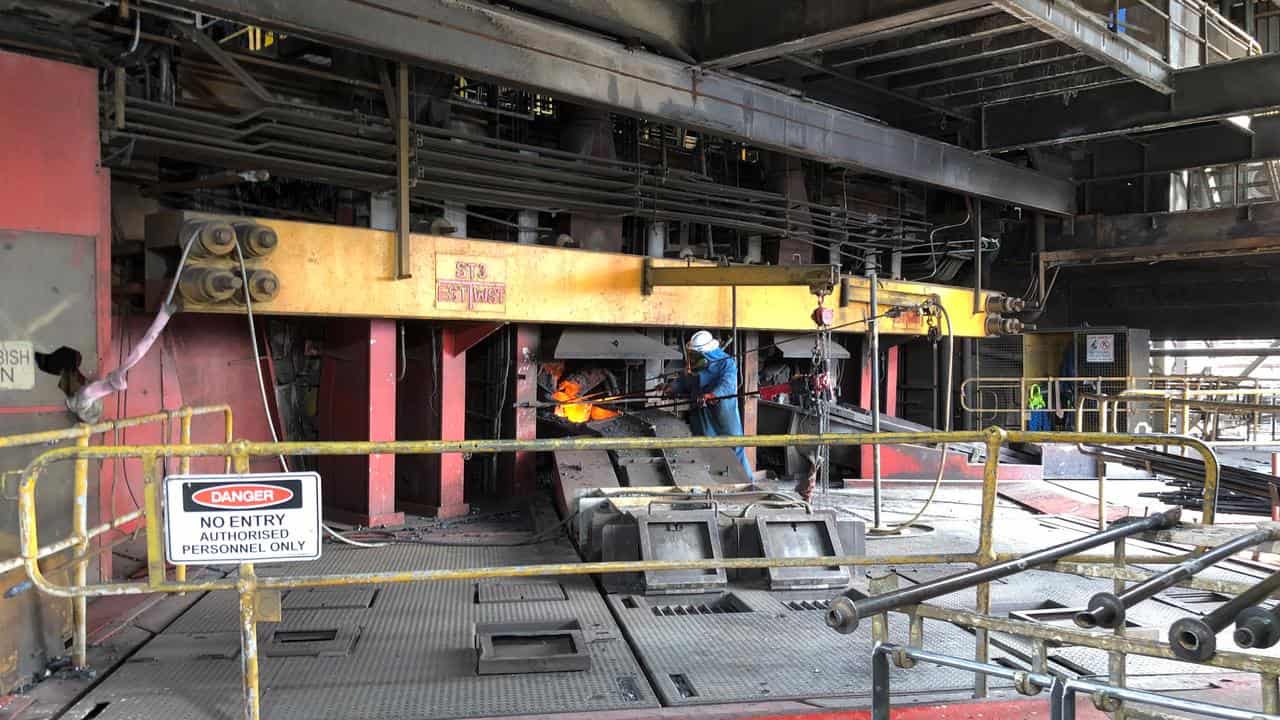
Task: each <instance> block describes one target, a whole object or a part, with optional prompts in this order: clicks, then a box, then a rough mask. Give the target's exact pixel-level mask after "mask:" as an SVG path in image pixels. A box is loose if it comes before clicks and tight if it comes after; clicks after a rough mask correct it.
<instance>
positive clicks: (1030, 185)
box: [172, 0, 1075, 214]
mask: <svg viewBox="0 0 1280 720" xmlns="http://www.w3.org/2000/svg"><path fill="white" fill-rule="evenodd" d="M172 4H174V5H177V6H182V7H186V8H189V9H192V10H197V11H200V12H206V13H210V14H213V15H217V16H219V17H226V18H231V19H235V20H239V21H243V22H248V23H253V24H256V25H262V26H265V27H269V28H276V29H279V30H282V31H287V32H290V33H297V34H299V35H304V36H307V37H311V38H315V39H317V40H321V41H325V42H330V43H334V44H337V45H344V46H350V47H356V48H360V49H364V50H367V51H369V52H373V53H375V54H381V55H385V56H387V57H390V58H394V59H397V60H401V61H404V62H410V63H423V64H427V65H431V66H436V67H441V68H444V69H448V70H451V71H454V72H459V73H463V74H468V75H475V76H479V77H485V78H491V79H495V80H498V81H500V82H504V83H510V84H512V85H516V86H521V87H528V88H534V89H538V90H542V91H545V92H548V93H551V94H554V95H556V96H558V97H562V98H564V99H567V100H570V101H574V102H582V103H587V104H592V105H596V106H601V107H605V108H608V109H610V110H614V111H617V112H622V113H628V114H632V115H636V116H639V117H644V118H655V119H662V120H665V121H668V122H678V123H683V124H685V125H687V126H689V127H694V128H698V129H702V130H706V131H710V132H714V133H717V134H720V135H724V136H727V137H732V138H734V139H737V140H740V141H743V142H747V143H751V144H753V145H757V146H759V147H762V148H767V149H773V150H778V151H780V152H785V153H788V154H791V155H794V156H798V157H802V158H806V159H810V160H817V161H821V162H826V163H831V164H835V165H843V166H847V167H855V168H860V169H863V170H866V171H868V172H873V173H878V174H882V175H888V176H891V177H896V178H902V179H906V180H913V181H917V182H921V183H925V184H928V185H933V186H936V187H941V188H945V189H948V190H953V191H955V192H959V193H963V194H966V195H974V196H979V197H987V198H993V199H996V200H1000V201H1003V202H1007V203H1010V204H1015V205H1021V206H1025V207H1028V208H1033V209H1038V210H1043V211H1047V212H1051V213H1058V214H1071V213H1072V212H1073V210H1074V202H1075V190H1074V187H1073V185H1072V184H1071V183H1070V182H1069V181H1066V180H1062V179H1058V178H1054V177H1051V176H1048V175H1045V174H1043V173H1039V172H1035V171H1032V170H1028V169H1026V168H1022V167H1017V166H1015V165H1013V164H1010V163H1006V162H1003V161H1000V160H997V159H994V158H988V157H984V156H982V155H980V154H977V153H974V152H971V151H969V150H966V149H963V148H961V147H958V146H956V145H952V144H949V143H945V142H940V141H937V140H933V139H930V138H927V137H924V136H921V135H917V134H914V133H911V132H907V131H904V130H900V129H897V128H893V127H890V126H888V125H886V124H883V123H881V122H879V121H877V120H875V119H872V118H869V117H866V116H864V115H860V114H858V113H855V112H851V111H849V110H845V109H842V108H838V107H834V106H831V105H827V104H824V103H821V102H815V101H813V100H810V99H807V98H804V97H798V96H797V95H796V93H794V92H793V91H790V90H788V89H778V88H776V87H774V86H770V85H768V84H765V83H762V82H760V81H758V80H753V79H749V78H746V77H742V76H739V75H735V74H729V73H725V72H722V71H718V70H714V69H708V68H705V67H698V66H694V65H691V64H690V63H688V62H686V61H681V60H676V59H672V58H668V57H664V56H661V55H657V54H654V53H650V52H647V51H644V50H642V49H638V48H635V47H633V46H628V45H625V44H623V43H619V42H616V41H614V40H609V39H605V38H603V37H600V36H597V35H593V34H590V33H588V32H584V31H581V30H576V29H573V28H570V27H567V26H565V25H561V24H557V23H553V22H548V21H545V20H541V19H538V18H534V17H531V16H527V15H523V14H520V13H515V12H510V11H505V10H500V9H497V8H494V7H491V6H488V5H479V4H473V3H469V2H460V1H458V0H422V1H411V0H383V1H382V2H379V3H371V2H353V1H352V0H321V1H318V2H310V3H273V2H261V1H259V0H176V2H174V3H172Z"/></svg>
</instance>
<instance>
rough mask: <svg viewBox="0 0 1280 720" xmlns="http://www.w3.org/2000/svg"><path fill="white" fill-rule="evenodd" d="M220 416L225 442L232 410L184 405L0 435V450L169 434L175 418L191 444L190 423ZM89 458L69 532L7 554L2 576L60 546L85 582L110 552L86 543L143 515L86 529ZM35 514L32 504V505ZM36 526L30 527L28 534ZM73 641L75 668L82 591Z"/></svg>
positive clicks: (82, 621) (185, 464) (3, 481)
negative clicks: (95, 562)
mask: <svg viewBox="0 0 1280 720" xmlns="http://www.w3.org/2000/svg"><path fill="white" fill-rule="evenodd" d="M215 414H218V415H222V417H223V430H224V432H225V434H226V440H227V442H231V441H232V440H234V439H235V421H234V417H233V415H232V413H231V408H230V407H229V406H227V405H201V406H199V407H183V408H178V409H176V410H165V411H162V412H155V413H150V414H147V415H137V416H134V417H130V418H120V419H118V420H107V421H104V422H100V423H94V424H92V425H84V424H82V425H76V426H74V427H69V428H62V429H59V430H45V431H41V432H33V433H23V434H20V435H6V436H3V437H0V450H5V449H8V448H18V447H31V446H34V445H48V444H51V443H57V442H66V441H68V440H74V441H75V442H76V448H78V449H84V448H87V447H89V442H90V441H91V440H93V438H94V437H97V436H99V435H105V434H107V433H118V432H120V431H122V430H128V429H129V428H136V427H142V426H144V425H152V424H155V423H164V424H163V425H162V426H161V427H162V429H163V431H164V434H163V437H164V438H168V437H169V432H170V430H171V429H172V427H173V421H174V419H175V418H176V419H177V420H178V442H179V443H180V444H184V445H186V444H190V443H191V421H192V419H193V418H197V417H200V416H203V415H215ZM89 460H90V458H88V457H77V458H76V459H75V469H74V471H73V472H74V475H73V480H72V482H73V484H74V489H73V493H74V496H73V499H72V507H71V535H70V536H68V537H66V538H63V539H61V540H58V541H57V542H53V543H49V544H48V545H44V546H41V547H38V548H36V549H35V554H34V558H31V557H28V556H27V555H26V554H25V553H24V555H23V556H22V557H17V558H10V559H8V560H3V561H0V576H3V575H5V574H7V573H9V572H12V571H14V570H17V569H19V568H22V567H24V566H25V565H26V564H30V563H34V562H35V561H39V560H43V559H45V558H47V557H51V556H53V555H56V554H58V553H60V552H62V551H64V550H68V549H70V548H75V555H74V556H73V557H72V560H71V563H70V564H72V565H74V576H75V584H76V585H77V586H83V585H84V584H85V582H86V573H87V572H88V566H89V561H90V558H92V557H93V555H95V554H96V553H99V552H104V551H106V550H109V549H110V547H111V546H109V545H108V546H105V547H102V548H99V549H97V550H96V551H90V548H89V541H90V540H92V539H94V538H96V537H98V536H100V535H102V534H103V533H107V532H110V531H112V530H119V529H121V528H123V527H125V526H127V525H129V524H130V523H133V522H136V521H137V520H138V519H139V518H141V517H142V516H143V510H142V509H141V508H139V509H137V510H133V511H131V512H128V513H125V514H124V515H119V516H117V517H114V518H112V520H111V522H108V523H103V524H101V525H97V526H95V527H92V528H90V527H89V526H88V525H89V502H88V492H89ZM230 462H231V461H230V458H228V460H227V469H228V470H230V467H231V464H230ZM190 467H191V459H190V457H184V458H183V459H182V461H181V471H182V472H183V473H186V472H188V471H189V470H190ZM22 472H23V471H21V470H18V471H12V470H11V471H8V472H5V473H4V474H3V475H0V485H6V486H7V481H8V479H9V476H11V475H15V474H20V473H22ZM33 512H34V508H33ZM34 532H35V529H34V526H33V528H32V533H33V534H32V538H33V539H34V538H35V535H34ZM175 579H176V580H177V581H179V582H182V581H185V580H186V579H187V569H186V567H183V566H179V567H178V568H177V570H176V577H175ZM72 620H73V627H74V629H73V630H72V643H71V648H72V649H71V659H72V663H73V664H74V665H75V666H76V667H84V666H85V664H86V662H87V661H86V653H87V647H86V644H87V635H88V629H87V622H88V617H87V614H86V608H85V597H84V596H83V595H80V596H76V597H74V598H73V599H72Z"/></svg>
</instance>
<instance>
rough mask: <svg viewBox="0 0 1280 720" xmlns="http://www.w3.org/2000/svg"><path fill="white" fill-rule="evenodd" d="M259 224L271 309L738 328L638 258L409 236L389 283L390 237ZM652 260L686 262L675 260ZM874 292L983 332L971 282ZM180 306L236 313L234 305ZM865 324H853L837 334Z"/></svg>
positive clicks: (805, 308)
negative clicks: (926, 303) (929, 304)
mask: <svg viewBox="0 0 1280 720" xmlns="http://www.w3.org/2000/svg"><path fill="white" fill-rule="evenodd" d="M193 217H194V215H193ZM254 222H259V223H261V224H263V225H267V226H269V227H271V228H272V229H274V230H275V231H276V233H277V234H278V235H279V238H280V243H279V246H278V249H277V250H276V251H275V252H274V253H272V254H271V255H269V256H267V257H265V258H259V259H257V260H255V263H254V264H255V265H256V266H258V267H265V268H268V269H270V270H272V271H274V272H275V273H276V275H277V276H278V277H279V278H280V293H279V295H278V296H277V297H276V298H275V299H274V300H272V301H271V302H267V303H259V304H255V305H254V309H255V310H256V311H260V312H263V313H266V314H274V315H314V316H358V317H386V318H413V319H429V320H468V321H504V322H519V323H550V324H571V325H609V326H648V327H691V328H692V327H707V328H727V327H730V326H731V325H732V324H733V315H734V311H733V307H732V289H731V288H728V287H672V286H664V287H655V288H653V293H652V294H650V295H644V294H643V293H642V283H643V272H644V261H645V258H644V257H642V256H639V255H622V254H616V253H603V252H594V251H588V250H577V249H568V248H558V247H548V246H544V245H519V244H516V243H508V242H494V241H489V240H471V239H465V238H451V237H439V236H434V235H416V234H415V235H413V236H412V237H411V241H410V246H411V248H412V255H411V257H410V267H409V268H408V270H409V273H410V274H411V276H412V277H411V278H409V279H406V280H396V279H394V278H395V270H396V267H395V260H396V258H395V233H393V232H388V231H380V230H369V229H365V228H351V227H344V226H338V225H319V224H311V223H299V222H287V221H281V220H254ZM149 242H150V241H149ZM654 263H655V265H659V266H669V267H679V266H684V265H686V263H685V262H684V261H680V260H655V261H654ZM707 264H710V263H707ZM880 288H881V293H882V294H881V297H882V298H885V299H886V300H889V299H890V298H893V299H903V298H906V297H912V298H918V300H924V299H925V298H927V297H929V296H937V297H938V298H939V300H940V301H941V302H942V303H943V305H944V306H945V307H946V308H947V309H948V312H949V313H950V316H951V321H952V323H953V324H954V331H955V334H956V335H957V336H959V337H983V336H985V334H986V330H985V321H986V317H987V315H986V313H974V312H973V291H972V289H970V288H958V287H950V286H945V285H929V284H924V283H909V282H898V281H891V280H884V281H881V284H880ZM851 290H852V292H851V293H850V295H851V297H852V298H853V299H854V300H855V302H853V303H852V304H851V305H849V306H848V307H844V308H840V307H835V306H836V305H837V303H838V295H839V290H838V289H837V291H836V294H835V295H833V296H831V297H828V298H826V301H825V303H826V305H828V306H830V307H833V308H834V309H835V320H834V322H833V325H841V324H844V323H851V322H857V321H861V320H863V319H865V318H866V316H867V315H868V314H869V313H868V310H867V308H868V306H867V304H866V302H865V298H866V296H867V291H868V287H867V281H866V280H865V279H864V278H861V277H855V278H853V279H852V286H851ZM858 300H862V301H861V302H858ZM737 305H738V307H737V321H738V327H739V328H741V329H744V330H781V331H792V332H795V331H808V330H812V329H813V328H814V324H813V321H812V320H811V319H810V315H811V313H812V312H813V309H814V308H815V307H816V306H817V300H816V298H815V297H814V296H813V295H812V294H810V292H809V289H808V288H807V287H741V288H738V290H737ZM186 309H188V310H191V311H197V312H221V313H238V312H242V308H241V307H240V306H236V305H232V304H219V305H189V306H188V307H187V308H186ZM883 311H884V306H883V305H882V309H881V312H883ZM863 329H864V326H863V325H862V324H861V323H860V322H859V323H858V324H855V325H851V326H850V327H847V328H843V329H842V330H841V332H862V331H863ZM881 331H882V332H884V333H888V334H902V335H921V334H924V333H925V332H927V326H926V323H925V322H924V320H923V318H921V317H919V316H918V315H915V314H913V313H906V314H905V315H904V316H903V317H900V318H892V319H884V320H883V321H882V323H881Z"/></svg>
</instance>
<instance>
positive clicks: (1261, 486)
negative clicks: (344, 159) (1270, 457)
mask: <svg viewBox="0 0 1280 720" xmlns="http://www.w3.org/2000/svg"><path fill="white" fill-rule="evenodd" d="M1091 449H1093V450H1096V451H1097V452H1098V453H1099V454H1100V455H1101V456H1102V457H1103V458H1105V459H1106V460H1107V461H1109V462H1118V463H1123V464H1125V465H1128V466H1130V467H1135V468H1140V469H1144V470H1150V471H1151V472H1153V473H1155V474H1156V475H1157V476H1159V477H1161V478H1163V479H1164V482H1165V485H1167V486H1169V487H1170V488H1171V490H1169V491H1167V492H1148V493H1141V496H1142V497H1146V498H1152V499H1154V500H1159V501H1160V502H1163V503H1167V504H1169V505H1176V506H1179V507H1183V508H1187V509H1191V510H1199V509H1200V506H1201V502H1202V499H1203V497H1204V461H1203V460H1201V459H1200V458H1190V457H1181V456H1178V455H1173V454H1171V453H1166V452H1161V451H1159V450H1154V449H1151V448H1118V447H1106V448H1103V447H1098V446H1091ZM1220 473H1221V474H1220V475H1219V478H1220V479H1219V486H1218V487H1219V489H1218V512H1225V513H1232V514H1237V515H1270V514H1271V502H1272V501H1271V496H1272V491H1273V488H1274V489H1275V491H1277V492H1280V482H1277V479H1276V478H1274V477H1272V476H1270V475H1267V474H1265V473H1260V472H1255V471H1253V470H1246V469H1245V468H1241V467H1235V466H1233V465H1222V467H1221V471H1220Z"/></svg>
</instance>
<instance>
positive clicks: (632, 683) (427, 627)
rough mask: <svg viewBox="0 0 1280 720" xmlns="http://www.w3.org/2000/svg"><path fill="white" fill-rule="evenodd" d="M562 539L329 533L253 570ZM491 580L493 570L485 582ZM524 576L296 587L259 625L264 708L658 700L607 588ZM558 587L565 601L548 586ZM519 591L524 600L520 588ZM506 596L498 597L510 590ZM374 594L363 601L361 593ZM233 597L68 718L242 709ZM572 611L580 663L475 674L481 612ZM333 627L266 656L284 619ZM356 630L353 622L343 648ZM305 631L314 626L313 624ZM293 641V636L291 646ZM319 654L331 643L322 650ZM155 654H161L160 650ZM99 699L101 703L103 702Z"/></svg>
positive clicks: (519, 557) (193, 615)
mask: <svg viewBox="0 0 1280 720" xmlns="http://www.w3.org/2000/svg"><path fill="white" fill-rule="evenodd" d="M575 559H576V555H575V553H574V551H573V550H572V549H571V548H570V547H569V546H568V545H564V544H559V543H556V544H551V543H548V544H544V545H539V546H528V547H500V548H461V547H439V546H425V545H398V546H393V547H390V548H385V549H382V550H378V551H362V550H361V549H359V548H347V547H343V546H326V547H325V554H324V558H323V559H321V560H319V561H316V562H314V563H297V564H293V565H279V566H274V567H272V566H264V567H261V568H260V569H259V574H261V575H282V574H288V573H290V572H297V573H302V572H306V573H323V574H337V573H342V572H355V571H371V570H379V569H389V568H410V567H434V568H464V567H481V566H485V565H499V564H513V563H549V562H571V561H574V560H575ZM490 582H492V581H490ZM539 584H540V583H538V582H531V581H529V580H524V581H521V585H523V586H524V587H523V588H521V589H519V590H515V591H513V592H504V591H503V590H502V589H501V588H496V589H495V588H489V589H485V591H484V593H483V595H484V599H485V600H486V601H487V602H483V603H478V602H476V600H477V598H478V597H479V596H478V594H477V592H478V590H479V588H477V584H476V583H473V582H449V583H422V584H414V585H395V586H382V587H380V588H378V592H377V593H376V595H374V594H372V593H368V592H362V591H360V590H359V589H355V590H353V589H344V590H343V591H341V592H336V593H329V594H327V597H325V595H326V594H324V593H316V592H312V593H305V592H304V593H302V594H301V596H297V597H294V598H291V597H290V595H292V594H293V593H296V592H299V591H292V592H291V593H290V594H287V595H286V596H285V599H284V608H285V609H284V620H283V622H281V623H279V624H268V623H263V624H261V625H260V626H259V628H260V629H259V643H260V644H261V645H262V648H263V653H264V657H262V658H261V660H260V662H261V672H262V679H263V685H264V687H265V688H266V689H265V692H264V694H263V700H262V704H263V712H264V715H266V716H267V717H270V718H272V720H286V719H289V718H305V719H307V720H320V719H322V718H333V719H334V720H339V719H340V720H349V719H359V718H363V719H367V720H392V719H394V720H410V719H412V720H433V719H436V718H455V717H475V716H490V715H517V714H529V715H544V714H551V713H556V712H567V711H579V712H583V711H593V710H612V709H631V708H635V709H642V708H652V707H656V706H657V700H656V698H655V696H654V693H653V691H652V690H651V689H650V687H649V683H648V681H647V680H646V679H645V675H644V672H643V670H642V669H641V668H640V666H639V664H638V662H637V661H636V659H635V657H634V656H633V654H632V653H631V650H630V649H629V648H628V646H627V643H626V641H625V640H624V639H623V637H622V635H621V633H620V632H619V631H618V627H617V625H616V623H615V622H614V620H613V618H612V616H611V615H610V614H609V610H608V608H607V607H606V606H605V603H604V600H603V599H602V598H601V597H600V595H599V594H598V592H597V591H596V589H595V586H594V584H593V583H592V581H591V580H590V578H587V577H580V576H574V577H564V578H555V579H550V580H549V581H547V582H546V585H547V586H546V587H541V588H536V589H533V590H532V591H530V588H529V587H528V586H530V585H539ZM561 593H562V594H563V598H564V599H561V600H555V599H551V598H554V597H557V596H560V595H561ZM521 598H523V599H521ZM504 600H506V601H504ZM370 603H372V606H371V607H370V606H369V604H370ZM236 615H237V610H236V600H235V596H234V594H232V593H210V594H208V595H206V596H205V597H204V598H202V599H201V600H200V601H199V602H198V603H197V604H196V605H195V606H194V607H193V608H192V610H191V611H189V612H187V613H186V614H184V615H183V616H182V617H180V618H178V619H177V620H176V621H175V622H174V623H173V624H172V625H170V626H169V628H168V629H166V630H165V631H164V632H163V633H161V635H159V636H158V637H157V638H156V640H154V641H152V642H151V643H149V644H148V645H147V646H144V647H143V648H142V649H141V650H140V651H139V652H138V653H137V654H136V655H135V656H134V658H133V660H132V661H131V662H128V663H125V664H124V665H123V666H122V667H121V668H120V669H119V670H117V671H116V672H114V673H112V674H111V675H110V676H109V677H107V678H106V679H104V680H103V682H101V683H100V684H99V685H98V686H96V687H95V688H94V689H93V690H91V691H90V692H89V693H88V695H87V696H86V697H85V698H83V699H82V700H81V701H80V702H79V703H78V704H77V705H75V706H74V707H73V708H72V709H71V711H69V712H68V713H67V714H66V715H65V717H66V718H69V719H73V720H80V718H83V717H85V716H86V715H91V714H92V713H94V712H97V714H96V715H93V717H95V718H97V720H135V719H137V720H141V719H143V718H146V719H148V720H152V719H154V718H158V717H173V718H183V719H184V720H186V719H188V718H191V719H197V720H202V719H205V718H207V719H209V720H224V719H225V718H231V717H239V715H240V710H239V701H240V661H239V636H238V634H237V633H236V631H235V628H236V627H237V619H236ZM570 618H576V619H577V621H578V622H579V623H580V624H581V626H582V630H583V633H584V635H585V637H586V640H587V645H588V650H589V652H590V655H591V669H590V670H588V671H585V672H552V673H537V674H524V675H490V676H479V675H477V674H476V673H475V666H476V656H475V650H474V643H475V640H474V627H475V624H476V623H483V622H520V621H535V620H541V621H549V620H561V619H570ZM326 630H338V631H340V632H339V633H337V635H339V636H340V637H335V642H332V643H327V645H328V647H327V648H322V647H319V646H321V645H326V643H325V642H324V641H323V640H321V641H312V642H310V643H306V644H314V645H316V646H317V647H316V648H315V649H316V650H317V651H318V652H321V653H322V655H321V656H319V657H299V656H288V657H271V656H266V654H267V653H269V652H270V650H269V649H268V645H269V643H270V642H271V640H272V637H273V635H274V634H275V633H276V632H278V631H284V632H286V633H287V632H290V631H307V632H308V633H315V632H321V631H326ZM350 633H358V637H357V638H355V642H354V646H351V647H350V648H349V651H348V649H347V648H346V647H345V645H349V643H345V644H344V642H343V640H349V635H350ZM308 639H309V640H310V639H311V638H310V637H308ZM285 647H287V645H286V646H285ZM325 653H327V654H325ZM161 658H163V660H164V662H160V661H159V660H160V659H161ZM104 704H105V705H104Z"/></svg>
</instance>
